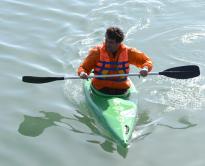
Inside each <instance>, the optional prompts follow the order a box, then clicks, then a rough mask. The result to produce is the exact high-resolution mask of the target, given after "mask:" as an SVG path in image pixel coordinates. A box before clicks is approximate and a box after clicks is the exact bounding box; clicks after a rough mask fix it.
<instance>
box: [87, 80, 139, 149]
mask: <svg viewBox="0 0 205 166" xmlns="http://www.w3.org/2000/svg"><path fill="white" fill-rule="evenodd" d="M84 93H85V98H86V102H87V104H88V107H89V110H91V112H92V114H93V115H94V116H95V118H96V120H97V121H98V122H99V124H100V125H101V127H102V128H104V129H105V130H106V131H107V132H108V133H109V135H110V137H111V138H112V139H113V140H114V141H115V142H116V143H117V144H120V145H122V146H123V147H127V146H128V145H129V142H130V140H131V137H132V133H133V131H134V129H135V126H136V122H137V115H138V114H137V90H136V89H135V87H134V85H133V84H132V86H131V87H130V89H129V90H128V92H127V93H126V94H123V95H108V94H104V93H102V92H99V91H97V90H96V89H94V87H93V86H92V84H91V80H87V81H85V82H84Z"/></svg>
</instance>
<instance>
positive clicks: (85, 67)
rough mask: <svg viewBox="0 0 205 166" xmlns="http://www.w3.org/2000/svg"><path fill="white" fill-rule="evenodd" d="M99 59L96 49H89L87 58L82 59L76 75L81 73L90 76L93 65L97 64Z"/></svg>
mask: <svg viewBox="0 0 205 166" xmlns="http://www.w3.org/2000/svg"><path fill="white" fill-rule="evenodd" d="M99 59H100V53H99V50H98V49H97V47H95V48H92V49H90V51H89V53H88V56H87V57H86V58H85V59H84V61H83V62H82V63H81V64H80V66H79V68H78V71H77V73H78V75H80V73H81V72H85V73H87V74H90V72H91V71H92V69H94V68H95V65H96V64H97V62H98V60H99Z"/></svg>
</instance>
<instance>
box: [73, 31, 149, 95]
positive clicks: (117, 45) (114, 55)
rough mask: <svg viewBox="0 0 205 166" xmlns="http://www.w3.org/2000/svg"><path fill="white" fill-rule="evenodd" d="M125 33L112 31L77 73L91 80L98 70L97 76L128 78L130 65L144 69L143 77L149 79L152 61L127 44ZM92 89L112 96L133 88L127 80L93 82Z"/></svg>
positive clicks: (93, 49) (102, 79) (89, 54)
mask: <svg viewBox="0 0 205 166" xmlns="http://www.w3.org/2000/svg"><path fill="white" fill-rule="evenodd" d="M123 40H124V33H123V31H122V30H121V29H120V28H118V27H109V28H108V29H107V30H106V33H105V41H104V42H103V43H102V44H101V45H97V46H95V47H94V48H91V49H90V51H89V53H88V56H87V57H86V58H85V59H84V61H83V62H82V63H81V64H80V66H79V68H78V70H77V73H78V75H79V76H80V77H81V78H82V79H87V78H88V75H89V74H90V73H91V71H92V70H93V69H94V74H95V75H107V74H128V73H129V70H130V67H129V66H130V65H134V66H136V67H138V68H140V69H141V70H140V75H141V76H143V77H145V76H147V74H148V72H150V71H151V70H152V67H153V65H152V61H151V59H150V58H149V56H148V55H146V54H145V53H143V52H141V51H139V50H138V49H136V48H130V47H128V46H126V45H125V44H123ZM92 86H93V88H95V89H96V90H98V91H100V92H102V93H105V94H110V95H118V94H124V93H126V92H127V90H128V89H129V88H130V86H131V82H130V80H129V79H128V78H127V77H123V76H119V77H111V78H110V77H108V78H93V79H92Z"/></svg>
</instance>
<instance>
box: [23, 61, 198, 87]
mask: <svg viewBox="0 0 205 166" xmlns="http://www.w3.org/2000/svg"><path fill="white" fill-rule="evenodd" d="M148 75H163V76H166V77H170V78H175V79H188V78H194V77H197V76H199V75H200V70H199V67H198V66H196V65H187V66H179V67H173V68H170V69H167V70H164V71H162V72H150V73H148ZM122 76H140V74H139V73H129V74H110V75H94V76H88V78H106V77H122ZM66 79H81V78H80V77H79V76H67V77H37V76H23V77H22V81H23V82H27V83H35V84H42V83H47V82H52V81H58V80H66Z"/></svg>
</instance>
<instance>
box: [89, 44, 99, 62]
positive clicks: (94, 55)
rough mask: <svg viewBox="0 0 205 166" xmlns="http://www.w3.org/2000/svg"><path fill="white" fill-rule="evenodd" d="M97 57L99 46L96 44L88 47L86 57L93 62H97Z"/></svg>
mask: <svg viewBox="0 0 205 166" xmlns="http://www.w3.org/2000/svg"><path fill="white" fill-rule="evenodd" d="M99 58H100V49H99V46H98V45H97V46H94V47H92V48H90V49H89V53H88V57H87V59H89V60H91V61H93V62H97V61H98V60H99Z"/></svg>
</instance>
